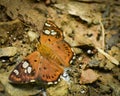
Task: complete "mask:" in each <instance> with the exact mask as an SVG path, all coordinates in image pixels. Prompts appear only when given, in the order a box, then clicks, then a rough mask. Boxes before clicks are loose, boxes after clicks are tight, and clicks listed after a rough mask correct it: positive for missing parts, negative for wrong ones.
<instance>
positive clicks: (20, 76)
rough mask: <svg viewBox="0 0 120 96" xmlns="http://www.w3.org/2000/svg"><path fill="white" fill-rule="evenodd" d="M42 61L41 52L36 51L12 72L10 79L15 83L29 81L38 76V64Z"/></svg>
mask: <svg viewBox="0 0 120 96" xmlns="http://www.w3.org/2000/svg"><path fill="white" fill-rule="evenodd" d="M39 63H40V53H39V52H37V51H35V52H33V53H31V54H30V55H28V56H27V57H26V58H25V59H24V60H23V61H22V62H21V63H19V64H18V65H17V66H16V67H15V69H14V70H13V71H12V72H11V74H10V76H9V80H11V81H12V82H14V83H29V82H33V81H35V80H36V79H37V78H38V68H39V67H38V66H39Z"/></svg>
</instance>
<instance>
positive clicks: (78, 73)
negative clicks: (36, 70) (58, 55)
mask: <svg viewBox="0 0 120 96" xmlns="http://www.w3.org/2000/svg"><path fill="white" fill-rule="evenodd" d="M119 9H120V1H119V0H110V1H108V0H104V1H99V0H87V1H86V0H85V1H84V0H73V1H72V0H65V1H62V0H0V96H120V74H119V73H120V63H119V62H120V39H119V38H120V10H119ZM47 19H50V20H51V21H53V22H54V23H55V24H56V25H57V26H58V27H59V28H61V30H63V35H64V40H65V41H66V42H68V44H69V45H70V46H71V48H72V50H73V52H74V54H75V56H74V57H75V58H73V60H72V63H71V64H70V67H69V69H68V70H67V71H66V76H65V77H66V78H67V79H66V78H63V79H62V80H61V81H59V82H58V83H57V84H53V85H42V84H36V83H31V84H22V85H21V84H20V85H19V84H17V85H16V84H11V83H10V82H9V80H8V77H9V75H10V72H11V71H12V70H13V68H14V67H15V66H16V65H17V64H19V62H21V61H22V60H23V59H24V58H25V56H27V55H28V54H30V53H32V52H34V51H35V50H36V44H37V43H38V42H39V38H40V32H41V31H42V29H43V25H44V23H45V21H46V20H47ZM14 48H15V50H14ZM12 50H13V51H12ZM101 50H102V52H101Z"/></svg>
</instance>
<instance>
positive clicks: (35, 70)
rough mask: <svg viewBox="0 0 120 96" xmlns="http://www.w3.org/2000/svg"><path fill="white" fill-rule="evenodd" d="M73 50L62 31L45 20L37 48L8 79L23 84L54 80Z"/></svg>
mask: <svg viewBox="0 0 120 96" xmlns="http://www.w3.org/2000/svg"><path fill="white" fill-rule="evenodd" d="M72 57H73V52H72V50H71V47H70V45H69V44H68V43H67V42H66V41H64V36H63V32H62V30H61V29H60V28H58V27H57V25H55V24H54V23H53V22H52V21H50V20H47V21H46V22H45V24H44V26H43V30H42V32H41V33H40V42H39V44H37V50H36V51H34V52H33V53H31V54H29V55H28V56H26V57H25V59H23V60H22V61H21V62H20V63H19V64H18V65H17V66H16V67H15V68H14V69H13V71H12V72H11V74H10V76H9V80H10V81H12V82H13V83H17V84H24V83H30V82H36V81H43V82H45V83H50V82H56V81H57V80H58V79H59V77H60V76H61V75H62V74H63V72H64V68H66V67H69V65H70V60H71V58H72Z"/></svg>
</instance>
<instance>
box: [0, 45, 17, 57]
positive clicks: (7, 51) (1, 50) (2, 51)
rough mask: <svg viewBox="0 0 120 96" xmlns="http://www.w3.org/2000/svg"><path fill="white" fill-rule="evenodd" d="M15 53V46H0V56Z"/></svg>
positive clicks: (9, 55)
mask: <svg viewBox="0 0 120 96" xmlns="http://www.w3.org/2000/svg"><path fill="white" fill-rule="evenodd" d="M16 53H17V48H16V47H5V48H0V57H6V56H7V57H11V56H14V55H15V54H16Z"/></svg>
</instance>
